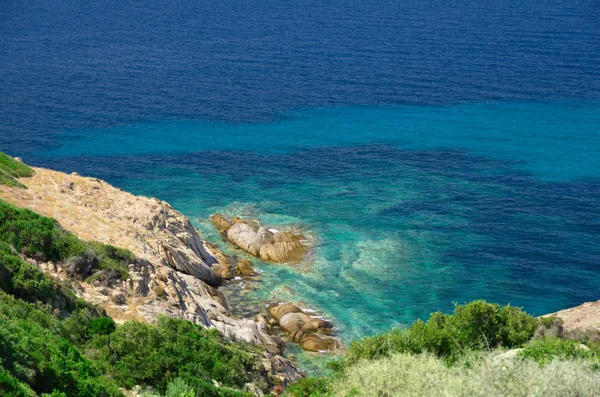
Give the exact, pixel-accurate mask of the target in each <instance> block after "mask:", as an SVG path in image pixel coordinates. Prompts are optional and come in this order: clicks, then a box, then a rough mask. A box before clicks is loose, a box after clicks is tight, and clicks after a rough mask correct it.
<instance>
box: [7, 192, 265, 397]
mask: <svg viewBox="0 0 600 397" xmlns="http://www.w3.org/2000/svg"><path fill="white" fill-rule="evenodd" d="M90 250H93V251H94V255H90V254H89V251H90ZM25 253H26V254H27V256H29V257H35V258H37V259H38V260H54V261H57V262H59V261H62V262H63V263H67V262H69V261H70V260H73V258H80V257H84V259H82V260H81V262H82V263H78V264H77V265H76V266H83V267H84V268H85V267H86V266H87V264H89V263H92V264H93V265H92V267H94V266H96V265H97V266H98V267H99V268H100V269H101V270H106V269H107V268H112V269H114V268H118V266H119V264H120V263H128V262H129V261H131V260H133V257H132V256H131V254H130V253H128V252H127V251H124V250H120V249H117V248H114V247H111V246H106V245H101V244H97V243H87V242H84V241H81V240H79V239H77V238H76V237H75V236H73V235H72V234H70V233H68V232H66V231H64V230H63V229H62V228H60V226H59V225H58V224H57V223H56V221H54V220H52V219H49V218H44V217H42V216H39V215H37V214H35V213H33V212H31V211H27V210H21V209H17V208H15V207H13V206H11V205H8V204H6V203H4V202H1V201H0V395H2V396H14V397H17V396H36V395H42V396H43V395H46V396H53V397H59V396H84V397H86V396H90V397H91V396H101V397H102V396H104V397H111V396H121V395H122V393H121V391H120V388H132V387H134V386H137V385H141V386H143V387H146V388H150V389H151V390H152V393H153V395H158V394H165V393H166V395H168V396H176V395H177V396H181V395H184V396H187V395H190V396H207V397H211V396H215V397H216V396H232V397H233V396H235V397H241V396H244V397H248V396H250V395H249V394H247V393H243V392H241V391H239V390H241V389H242V388H243V387H244V384H245V383H247V382H254V383H255V384H258V385H262V386H265V384H264V382H265V381H264V380H263V379H262V373H261V371H260V370H259V369H258V368H259V365H258V362H259V360H258V353H259V352H260V349H259V348H256V347H253V346H250V345H246V344H238V343H232V342H228V341H226V340H224V339H223V337H222V336H221V335H220V334H219V333H218V332H217V331H215V330H207V329H203V328H201V327H199V326H197V325H195V324H193V323H190V322H189V321H185V320H180V319H171V318H166V317H165V318H161V319H160V320H159V323H158V324H157V325H150V324H144V323H139V322H128V323H126V324H124V325H122V326H120V327H117V326H116V324H115V323H114V321H113V320H112V319H111V318H110V317H107V316H106V315H105V313H104V312H103V311H101V310H99V309H97V308H95V307H94V306H92V305H90V304H88V303H86V302H85V301H83V300H80V299H78V298H76V297H75V295H74V294H73V293H72V292H71V291H70V290H69V289H67V288H65V287H64V286H62V285H61V284H60V283H59V282H57V281H56V280H53V279H51V278H50V277H48V276H47V275H45V274H43V273H42V272H41V271H40V270H38V268H37V267H36V266H35V265H32V264H30V263H28V262H27V261H25V260H24V258H23V256H22V254H25ZM90 257H92V258H97V259H98V262H95V260H94V259H90ZM103 264H105V267H104V268H103V267H102V266H103ZM81 272H83V273H85V272H84V271H82V270H76V271H75V273H76V274H79V273H81ZM261 382H262V383H261Z"/></svg>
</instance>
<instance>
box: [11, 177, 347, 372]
mask: <svg viewBox="0 0 600 397" xmlns="http://www.w3.org/2000/svg"><path fill="white" fill-rule="evenodd" d="M34 171H35V175H33V176H31V177H28V178H21V179H20V182H21V183H22V184H23V185H25V187H26V189H22V188H13V187H8V186H0V199H2V200H5V201H7V202H9V203H11V204H13V205H16V206H19V207H24V208H28V209H30V210H32V211H35V212H37V213H39V214H41V215H44V216H48V217H51V218H54V219H56V220H57V221H58V222H59V223H60V224H61V225H62V226H63V227H64V228H65V229H66V230H68V231H70V232H72V233H73V234H75V235H76V236H77V237H79V238H81V239H83V240H88V241H98V242H102V243H105V244H111V245H114V246H116V247H120V248H124V249H127V250H129V251H131V252H132V253H133V254H134V255H135V257H136V260H135V261H133V263H131V264H130V265H129V269H128V273H129V278H128V279H127V280H125V281H123V282H115V281H114V280H112V281H110V282H106V281H104V282H100V281H92V282H86V281H82V280H75V279H72V278H71V277H70V276H69V275H68V272H66V271H65V269H64V266H63V264H61V263H52V262H41V263H40V262H37V261H35V260H33V259H30V263H32V264H35V265H36V266H37V267H38V268H39V269H40V270H42V271H43V272H45V273H47V274H49V275H51V276H53V277H56V278H58V279H61V280H63V281H65V282H67V283H69V284H70V286H71V287H72V288H73V290H74V291H75V293H76V294H77V295H78V296H79V297H81V298H83V299H85V300H87V301H89V302H91V303H93V304H96V305H98V306H100V307H101V308H102V309H104V310H105V311H106V312H107V313H108V314H109V315H110V316H111V317H112V318H113V319H114V320H115V322H116V323H124V322H125V321H129V320H137V321H143V322H149V323H156V321H157V319H158V316H160V315H166V316H170V317H176V318H182V319H185V320H188V321H191V322H193V323H195V324H198V325H201V326H202V327H205V328H216V329H217V330H218V331H219V332H220V333H222V334H223V335H224V336H226V337H227V338H230V339H232V340H235V341H242V342H247V343H251V344H254V345H257V346H261V347H263V348H264V350H265V353H264V354H263V360H262V362H263V365H264V367H265V369H266V371H267V372H268V373H269V374H270V376H271V377H272V379H273V381H274V383H283V384H287V383H289V382H293V381H295V380H298V379H299V378H301V377H302V376H303V374H302V371H301V370H300V369H299V368H298V367H297V365H296V364H294V363H293V362H291V361H289V360H288V359H286V358H285V357H284V356H283V347H284V342H293V343H298V344H299V345H300V346H301V347H302V348H303V349H305V350H307V351H314V352H326V351H327V352H332V351H338V350H340V349H341V346H342V345H341V342H340V341H339V340H338V339H336V338H335V337H333V336H332V335H331V334H332V329H333V325H332V324H331V323H329V322H327V321H324V320H320V319H317V318H314V317H311V316H310V315H308V314H306V313H305V312H303V311H302V310H301V309H300V308H298V307H296V306H293V305H289V304H287V305H271V306H270V307H269V309H268V310H267V309H265V308H260V313H259V314H258V315H256V316H252V317H251V318H246V317H242V316H236V315H234V314H233V313H232V311H231V309H230V307H229V305H228V302H227V299H226V297H225V295H224V294H223V293H222V292H221V291H220V290H219V286H221V285H223V284H224V283H227V282H228V280H231V279H233V278H234V277H239V278H242V280H243V281H244V282H251V281H253V280H256V278H257V275H258V274H257V272H256V271H255V270H254V268H253V264H252V263H251V262H250V261H249V260H248V259H245V258H237V257H235V256H229V255H227V254H226V253H224V252H223V251H221V250H220V249H219V248H218V247H217V245H215V244H212V243H210V242H207V241H205V240H203V239H202V238H201V237H200V235H199V234H198V232H197V231H196V229H195V228H194V227H193V226H192V224H191V222H190V221H189V219H188V218H186V217H185V216H183V215H182V214H181V213H179V212H177V211H176V210H175V209H173V208H172V207H171V206H170V205H169V204H168V203H166V202H164V201H161V200H158V199H156V198H147V197H142V196H134V195H133V194H130V193H128V192H125V191H123V190H121V189H118V188H115V187H113V186H111V185H110V184H108V183H107V182H105V181H102V180H100V179H97V178H88V177H82V176H80V175H79V174H77V173H75V172H74V173H71V174H66V173H62V172H58V171H53V170H49V169H44V168H34ZM211 221H212V223H213V224H214V225H215V226H216V227H217V228H218V230H219V231H220V232H221V233H222V234H223V235H224V236H225V237H226V239H227V240H228V241H229V242H230V243H232V244H233V245H234V246H235V247H236V248H239V249H241V250H242V251H244V252H245V253H248V254H249V255H252V256H254V257H256V258H259V259H261V260H263V261H266V262H272V263H279V264H281V263H291V262H299V261H301V260H302V259H303V258H304V257H305V256H306V255H307V253H308V252H309V249H310V247H309V244H308V243H307V239H306V238H305V237H304V236H302V235H301V234H296V233H293V232H290V231H277V230H273V229H269V228H267V227H265V226H262V225H261V224H260V223H259V222H258V221H257V220H254V219H240V218H231V219H229V218H227V217H225V216H223V215H219V214H216V215H213V216H212V217H211Z"/></svg>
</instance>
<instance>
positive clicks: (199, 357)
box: [94, 317, 258, 392]
mask: <svg viewBox="0 0 600 397" xmlns="http://www.w3.org/2000/svg"><path fill="white" fill-rule="evenodd" d="M94 346H95V347H96V348H97V349H98V351H99V357H100V361H101V363H102V365H103V366H104V368H105V369H106V370H107V371H108V372H109V373H110V374H111V375H112V377H114V379H116V380H117V381H118V382H119V383H120V384H122V385H124V386H126V387H128V388H131V387H133V386H134V385H142V386H152V387H154V388H156V389H157V390H159V391H160V392H164V391H165V390H166V387H167V384H168V383H169V382H170V381H172V380H173V379H175V378H176V377H179V378H181V379H182V380H183V381H184V382H186V383H187V384H188V385H190V386H192V387H194V388H195V389H196V390H198V389H202V390H204V389H206V390H207V391H208V390H209V389H211V390H212V389H215V390H216V388H215V387H214V386H212V382H213V380H215V381H217V382H219V383H220V384H222V385H224V386H228V387H233V388H242V387H243V386H244V384H245V383H247V382H252V381H255V380H257V379H258V378H256V376H257V375H256V371H255V370H254V367H255V365H256V364H257V357H256V355H255V354H253V353H252V352H253V351H257V350H256V349H257V348H255V347H252V346H249V345H242V344H237V343H232V342H226V341H225V340H223V337H222V336H221V334H219V332H218V331H216V330H214V329H211V330H207V329H204V328H201V327H199V326H197V325H195V324H193V323H190V322H189V321H185V320H180V319H174V318H168V317H161V318H160V319H159V321H158V325H157V326H153V325H149V324H144V323H139V322H127V323H125V324H123V325H122V326H120V327H118V328H117V330H116V331H114V332H113V333H112V334H111V335H110V338H108V337H99V336H97V337H96V338H95V340H94ZM253 374H254V375H253ZM219 390H220V389H219Z"/></svg>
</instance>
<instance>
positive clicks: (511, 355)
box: [493, 348, 523, 363]
mask: <svg viewBox="0 0 600 397" xmlns="http://www.w3.org/2000/svg"><path fill="white" fill-rule="evenodd" d="M522 351H523V349H521V348H517V349H510V350H508V351H505V352H504V353H500V354H498V355H497V356H495V357H494V359H493V361H494V363H500V362H502V361H505V360H514V359H516V358H517V356H518V355H519V353H520V352H522Z"/></svg>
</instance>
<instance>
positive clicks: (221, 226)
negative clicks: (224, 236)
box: [210, 214, 233, 233]
mask: <svg viewBox="0 0 600 397" xmlns="http://www.w3.org/2000/svg"><path fill="white" fill-rule="evenodd" d="M210 221H211V222H212V224H213V225H215V227H216V228H217V230H218V231H219V232H220V233H227V231H228V230H229V228H230V227H231V225H232V224H233V222H230V221H229V220H228V219H227V218H226V217H225V215H221V214H214V215H211V217H210Z"/></svg>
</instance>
